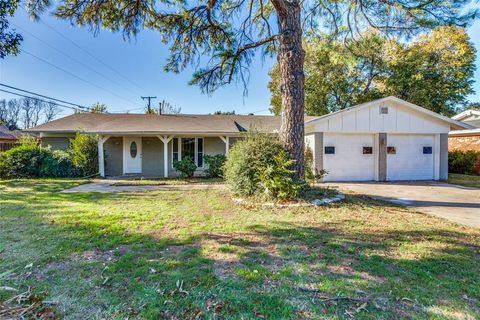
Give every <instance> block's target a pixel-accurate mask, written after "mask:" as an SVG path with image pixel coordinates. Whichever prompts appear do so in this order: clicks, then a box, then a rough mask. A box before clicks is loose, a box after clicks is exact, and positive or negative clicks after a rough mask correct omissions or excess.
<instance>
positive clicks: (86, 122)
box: [28, 113, 314, 134]
mask: <svg viewBox="0 0 480 320" xmlns="http://www.w3.org/2000/svg"><path fill="white" fill-rule="evenodd" d="M312 118H314V117H306V119H305V120H307V119H308V120H310V119H312ZM250 128H253V129H255V130H258V131H260V132H275V131H277V130H279V129H280V117H279V116H250V115H248V116H247V115H245V116H244V115H187V114H182V115H171V114H168V115H156V114H115V113H77V114H73V115H70V116H67V117H64V118H60V119H57V120H54V121H51V122H48V123H45V124H42V125H39V126H36V127H34V128H31V129H29V130H28V131H29V132H48V133H70V132H76V131H79V130H81V131H84V132H86V133H99V134H128V133H137V134H138V133H144V134H148V133H150V134H156V133H165V134H169V133H172V134H173V133H177V134H180V133H212V134H219V133H230V134H234V133H241V132H245V131H248V130H249V129H250Z"/></svg>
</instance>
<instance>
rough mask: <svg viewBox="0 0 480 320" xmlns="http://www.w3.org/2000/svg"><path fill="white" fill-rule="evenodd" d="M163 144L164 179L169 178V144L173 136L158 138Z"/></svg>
mask: <svg viewBox="0 0 480 320" xmlns="http://www.w3.org/2000/svg"><path fill="white" fill-rule="evenodd" d="M157 138H158V139H160V140H161V141H162V142H163V177H164V178H168V143H169V142H170V140H172V139H173V136H157Z"/></svg>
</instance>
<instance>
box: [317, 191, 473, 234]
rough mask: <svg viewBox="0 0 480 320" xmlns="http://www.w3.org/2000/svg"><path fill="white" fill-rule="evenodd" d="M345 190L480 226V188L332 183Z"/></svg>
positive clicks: (469, 224)
mask: <svg viewBox="0 0 480 320" xmlns="http://www.w3.org/2000/svg"><path fill="white" fill-rule="evenodd" d="M325 184H326V185H328V186H338V187H339V188H340V190H342V191H345V192H349V191H350V192H353V193H356V194H363V195H366V196H370V197H372V198H375V199H381V200H386V201H390V202H393V203H396V204H401V205H404V206H407V207H412V208H415V209H416V210H418V211H420V212H424V213H428V214H432V215H435V216H437V217H441V218H444V219H448V220H451V221H454V222H457V223H460V224H463V225H467V226H470V227H474V228H480V189H477V188H468V187H462V186H457V185H453V184H448V183H442V182H422V183H419V182H390V183H351V182H349V183H347V182H338V183H334V182H330V183H325Z"/></svg>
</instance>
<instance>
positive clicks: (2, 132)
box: [0, 126, 22, 140]
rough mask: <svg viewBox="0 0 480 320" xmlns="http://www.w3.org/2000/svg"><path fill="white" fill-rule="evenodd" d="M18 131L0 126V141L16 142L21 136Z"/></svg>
mask: <svg viewBox="0 0 480 320" xmlns="http://www.w3.org/2000/svg"><path fill="white" fill-rule="evenodd" d="M21 133H22V132H21V131H20V130H10V129H9V128H7V126H0V139H1V140H17V139H18V138H19V137H20V135H21Z"/></svg>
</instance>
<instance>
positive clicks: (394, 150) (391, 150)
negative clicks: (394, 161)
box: [387, 147, 397, 154]
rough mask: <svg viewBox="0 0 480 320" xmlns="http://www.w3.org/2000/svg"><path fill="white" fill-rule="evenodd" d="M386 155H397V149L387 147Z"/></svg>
mask: <svg viewBox="0 0 480 320" xmlns="http://www.w3.org/2000/svg"><path fill="white" fill-rule="evenodd" d="M387 153H388V154H397V148H396V147H387Z"/></svg>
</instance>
